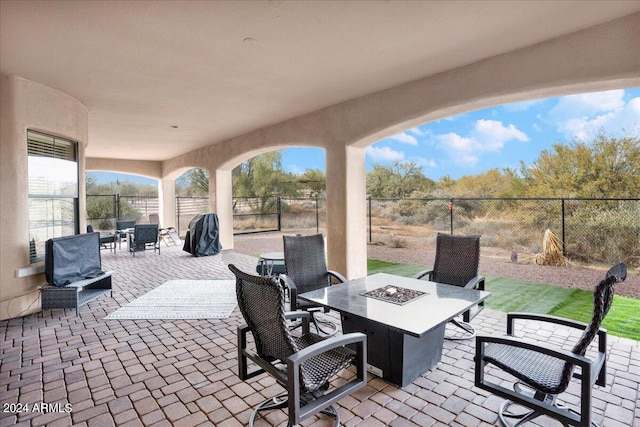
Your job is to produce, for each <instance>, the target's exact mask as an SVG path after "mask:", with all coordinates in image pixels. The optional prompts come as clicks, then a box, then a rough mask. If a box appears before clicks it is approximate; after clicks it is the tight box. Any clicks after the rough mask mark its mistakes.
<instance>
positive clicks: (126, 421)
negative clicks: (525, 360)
mask: <svg viewBox="0 0 640 427" xmlns="http://www.w3.org/2000/svg"><path fill="white" fill-rule="evenodd" d="M102 257H103V264H104V268H105V269H110V270H113V271H114V288H115V290H114V296H113V298H111V297H109V296H108V295H105V296H102V297H100V298H98V299H96V300H94V301H92V302H90V303H89V304H87V305H85V306H83V307H81V309H80V315H79V316H76V315H75V310H73V309H68V310H66V311H65V310H47V311H46V312H45V315H44V317H41V316H40V314H39V313H38V314H34V315H30V316H26V317H22V318H18V319H13V320H8V321H3V322H0V339H1V341H0V358H1V360H2V363H1V365H0V394H1V395H2V399H1V400H2V403H3V404H5V403H30V404H33V403H35V402H47V403H50V404H55V403H60V404H62V405H64V404H66V403H70V404H71V405H72V412H70V413H66V412H64V410H63V411H61V412H57V411H56V412H51V413H44V412H24V413H17V414H16V413H8V412H7V411H2V413H1V414H0V426H10V425H18V426H41V425H47V426H69V425H78V426H110V425H118V426H152V425H153V426H162V425H166V426H169V425H175V426H200V425H202V426H205V425H215V426H218V427H219V426H244V425H246V423H247V421H248V419H249V416H250V414H251V412H252V408H253V407H254V406H255V405H256V404H258V403H259V402H260V401H262V400H264V399H265V398H268V397H272V396H276V395H278V394H279V393H281V391H282V389H281V388H280V387H279V386H278V385H277V384H275V381H274V380H272V379H271V378H270V377H269V376H267V375H262V376H259V377H257V378H254V379H252V380H249V381H247V382H242V381H240V380H239V379H238V377H237V375H236V372H237V364H236V326H237V325H238V324H239V323H241V322H242V316H241V314H240V312H239V310H238V308H236V309H235V310H234V311H233V313H232V314H231V316H230V317H229V318H228V319H205V320H104V318H105V317H106V316H107V315H108V314H110V313H112V312H114V311H115V310H117V309H118V308H120V307H121V306H124V305H126V304H127V303H129V302H131V301H133V300H134V299H136V298H138V297H140V296H142V295H143V294H145V293H146V292H148V291H150V290H152V289H154V288H156V287H158V286H160V285H161V284H162V283H164V282H166V281H168V280H172V279H212V278H232V275H231V273H230V272H229V270H228V269H227V264H228V263H234V264H236V265H237V266H239V267H240V268H242V269H244V270H245V271H248V272H250V271H255V266H256V262H257V259H256V258H255V257H252V256H248V255H243V254H240V253H237V252H234V251H223V252H222V253H221V254H219V255H216V256H211V257H201V258H196V257H192V256H191V255H190V254H188V253H186V252H184V251H182V249H181V248H180V247H177V246H175V247H169V248H163V251H162V255H157V254H154V253H153V252H148V253H142V254H140V255H139V256H137V257H135V258H133V257H132V256H131V255H129V254H128V253H127V252H126V251H124V250H123V251H119V252H116V253H115V254H114V253H112V252H110V251H102ZM168 266H170V267H168ZM505 318H506V315H505V313H502V312H499V311H493V310H490V309H486V310H484V311H483V312H482V313H481V314H480V315H479V316H478V317H476V319H474V321H473V324H474V325H475V326H476V327H477V329H478V330H479V332H480V333H482V334H503V333H504V330H505ZM534 332H535V333H536V334H539V335H540V336H541V337H543V339H546V337H548V336H549V335H550V333H551V332H552V331H550V330H548V329H545V328H539V326H535V325H534V324H532V325H529V326H527V333H528V334H531V333H534ZM553 332H554V333H555V335H554V337H555V338H554V340H557V342H558V344H562V340H564V339H567V338H569V337H572V338H575V337H574V336H572V335H570V334H568V333H565V332H563V331H553ZM473 347H474V344H473V341H457V342H453V341H446V343H445V348H444V350H443V357H442V362H441V363H440V364H439V365H438V366H437V367H436V368H434V369H432V370H430V371H428V372H427V373H425V374H424V375H422V376H421V377H419V378H418V379H417V380H415V381H413V383H412V384H410V385H409V386H407V387H404V388H397V387H396V386H393V385H391V384H389V383H387V382H386V381H384V380H381V379H379V378H376V377H375V376H370V378H369V382H368V384H367V386H366V387H365V388H364V389H362V390H360V391H358V392H357V393H356V394H354V395H352V396H351V397H348V398H345V399H343V400H341V401H340V403H339V412H340V416H341V420H342V422H343V424H344V425H345V426H355V425H366V426H385V425H391V426H420V427H426V426H465V427H476V426H493V425H496V424H497V415H496V413H497V410H498V408H499V406H500V404H501V402H502V399H499V398H497V397H495V396H492V395H489V394H488V393H485V392H483V391H481V390H479V389H477V388H476V387H474V385H473V375H474V371H473V354H474V353H473ZM608 363H609V364H608V377H607V386H606V387H596V388H595V391H594V400H593V408H594V419H595V421H596V422H598V423H600V424H601V425H604V426H608V427H609V426H613V427H616V426H620V427H622V426H631V425H640V408H638V406H637V402H638V400H639V399H640V343H638V342H636V341H631V340H627V339H622V338H617V337H615V336H609V361H608ZM577 391H578V390H577V388H573V389H570V391H569V396H570V397H574V398H575V399H577V397H576V396H577ZM571 403H575V402H574V401H572V402H571ZM536 421H537V423H538V425H540V426H543V427H548V426H555V425H560V424H555V423H554V422H553V421H552V420H550V419H549V418H545V417H543V418H540V419H538V420H536ZM283 424H286V413H285V412H284V411H276V412H274V413H272V414H270V415H269V416H268V417H267V419H266V422H265V421H261V422H260V423H259V424H258V425H273V426H276V425H283ZM304 425H314V426H322V425H329V420H328V419H326V418H312V419H310V420H308V421H307V422H305V423H304Z"/></svg>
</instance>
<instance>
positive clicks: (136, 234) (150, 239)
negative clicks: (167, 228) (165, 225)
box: [129, 224, 160, 257]
mask: <svg viewBox="0 0 640 427" xmlns="http://www.w3.org/2000/svg"><path fill="white" fill-rule="evenodd" d="M133 230H134V231H133V234H131V235H130V236H129V238H130V239H131V241H130V242H129V252H131V253H132V254H133V256H134V257H135V256H136V252H139V251H144V250H147V249H153V251H154V252H155V251H158V255H160V240H159V238H158V224H136V225H135V226H134V227H133Z"/></svg>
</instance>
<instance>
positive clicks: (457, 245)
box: [415, 233, 484, 340]
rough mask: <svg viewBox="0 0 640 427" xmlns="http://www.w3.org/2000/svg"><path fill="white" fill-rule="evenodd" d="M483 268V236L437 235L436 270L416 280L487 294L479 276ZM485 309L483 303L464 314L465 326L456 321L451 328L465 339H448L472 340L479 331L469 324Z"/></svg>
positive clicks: (454, 337) (426, 271) (423, 272)
mask: <svg viewBox="0 0 640 427" xmlns="http://www.w3.org/2000/svg"><path fill="white" fill-rule="evenodd" d="M479 264H480V236H462V235H453V234H445V233H438V236H437V238H436V258H435V261H434V263H433V269H431V270H425V271H422V272H420V273H418V274H417V275H416V276H415V278H416V279H422V278H425V277H426V278H427V279H428V280H430V281H432V282H438V283H445V284H447V285H453V286H460V287H464V288H467V289H477V290H480V291H484V277H482V276H478V266H479ZM483 309H484V302H481V303H479V304H478V305H476V306H475V307H473V308H471V309H469V310H467V311H465V312H464V313H463V314H462V322H461V321H460V320H458V319H457V318H454V319H452V320H451V324H453V325H454V326H457V327H458V328H460V329H462V330H464V333H463V335H447V336H445V338H446V339H449V340H462V339H471V338H473V337H474V336H475V334H476V330H475V328H474V327H473V326H471V325H470V324H469V322H470V321H471V319H473V318H474V317H475V316H476V315H477V314H478V313H480V312H481V311H482V310H483Z"/></svg>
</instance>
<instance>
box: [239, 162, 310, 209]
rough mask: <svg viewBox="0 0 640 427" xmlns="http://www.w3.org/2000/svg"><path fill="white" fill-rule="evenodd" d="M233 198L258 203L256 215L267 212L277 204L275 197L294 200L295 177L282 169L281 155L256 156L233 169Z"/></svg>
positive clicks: (296, 186)
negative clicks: (250, 198)
mask: <svg viewBox="0 0 640 427" xmlns="http://www.w3.org/2000/svg"><path fill="white" fill-rule="evenodd" d="M232 174H233V193H234V196H235V197H253V198H256V199H258V203H257V206H256V211H257V212H259V213H265V212H270V211H272V210H273V206H274V204H275V203H276V199H275V198H274V197H273V196H274V195H290V196H295V195H296V192H297V188H298V183H297V177H296V176H295V175H293V174H290V173H287V172H285V171H284V170H283V169H282V154H280V152H278V151H272V152H269V153H265V154H261V155H258V156H255V157H253V158H251V159H249V160H247V161H245V162H243V163H241V164H240V165H239V166H238V167H236V168H235V169H233V172H232Z"/></svg>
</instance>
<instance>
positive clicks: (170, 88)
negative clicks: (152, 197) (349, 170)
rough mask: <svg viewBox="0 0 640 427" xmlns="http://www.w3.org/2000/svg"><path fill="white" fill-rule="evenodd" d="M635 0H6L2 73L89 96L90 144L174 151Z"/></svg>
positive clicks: (524, 41)
mask: <svg viewBox="0 0 640 427" xmlns="http://www.w3.org/2000/svg"><path fill="white" fill-rule="evenodd" d="M638 10H640V2H638V1H589V2H584V1H539V2H536V1H527V2H525V1H458V2H444V1H442V2H427V1H423V2H421V1H411V2H409V1H406V2H395V1H387V2H382V1H375V2H369V1H353V2H346V1H343V2H339V1H318V2H312V1H304V2H303V1H269V2H258V1H247V2H240V1H233V2H223V1H216V2H214V1H197V2H195V1H194V2H187V1H177V2H171V1H149V2H144V1H135V2H134V1H105V2H103V1H89V2H78V1H69V2H66V1H46V2H45V1H25V0H22V1H5V0H3V1H2V2H0V17H1V21H0V30H1V34H0V43H1V44H0V67H1V68H0V71H1V72H2V73H3V74H13V75H17V76H20V77H23V78H26V79H28V80H32V81H35V82H39V83H42V84H44V85H46V86H49V87H52V88H54V89H57V90H60V91H62V92H64V93H66V94H69V95H70V96H72V97H74V98H76V99H78V100H79V101H80V102H82V103H83V104H84V105H85V106H86V107H87V109H88V111H89V113H90V115H89V146H88V148H87V156H89V157H105V158H122V159H147V160H165V159H169V158H172V157H175V156H177V155H180V154H182V153H185V152H189V151H192V150H194V149H196V148H199V147H202V146H205V145H209V144H213V143H218V142H221V141H224V140H226V139H228V138H230V137H233V136H236V135H242V134H245V133H247V132H250V131H252V130H255V129H258V128H261V127H264V126H267V125H270V124H275V123H278V122H281V121H284V120H287V119H289V118H293V117H297V116H300V115H303V114H306V113H309V112H312V111H315V110H318V109H321V108H323V107H327V106H330V105H333V104H337V103H340V102H343V101H346V100H349V99H352V98H356V97H359V96H363V95H366V94H370V93H374V92H377V91H380V90H383V89H386V88H390V87H394V86H397V85H399V84H402V83H405V82H409V81H413V80H416V79H419V78H421V77H426V76H429V75H433V74H436V73H439V72H443V71H447V70H450V69H454V68H457V67H460V66H463V65H466V64H469V63H473V62H476V61H478V60H481V59H485V58H488V57H492V56H495V55H498V54H501V53H505V52H509V51H512V50H515V49H518V48H521V47H525V46H529V45H532V44H535V43H538V42H541V41H544V40H547V39H550V38H553V37H557V36H560V35H563V34H567V33H571V32H574V31H577V30H580V29H583V28H587V27H590V26H593V25H596V24H598V23H602V22H606V21H609V20H612V19H615V18H618V17H621V16H624V15H627V14H630V13H633V12H635V11H638ZM174 126H177V128H174Z"/></svg>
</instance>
